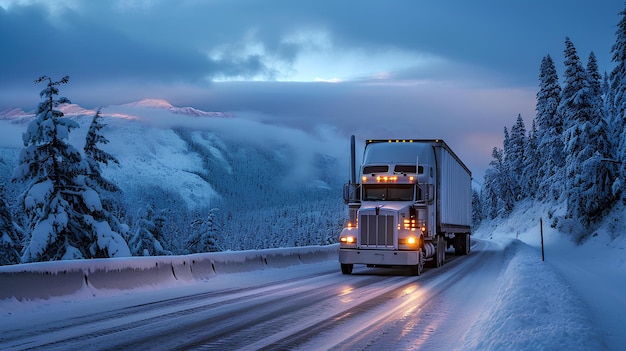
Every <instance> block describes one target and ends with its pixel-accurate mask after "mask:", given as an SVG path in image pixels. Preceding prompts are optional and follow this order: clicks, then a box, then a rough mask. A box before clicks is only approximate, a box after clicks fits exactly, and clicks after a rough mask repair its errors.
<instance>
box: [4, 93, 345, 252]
mask: <svg viewBox="0 0 626 351" xmlns="http://www.w3.org/2000/svg"><path fill="white" fill-rule="evenodd" d="M59 109H60V110H61V111H62V112H63V113H64V114H65V116H66V117H69V118H71V119H74V120H76V121H77V122H78V123H79V124H80V126H81V127H80V128H79V129H77V130H74V131H72V133H71V134H70V142H71V143H72V144H73V145H74V146H76V147H77V148H78V149H81V150H82V147H83V145H84V140H85V136H86V133H87V130H88V127H89V123H91V119H92V118H93V115H94V114H95V112H96V111H95V109H87V108H84V107H81V106H78V105H74V104H68V105H63V106H60V108H59ZM101 112H102V113H101V114H102V116H103V117H104V118H103V122H104V123H106V124H107V126H106V127H105V128H104V129H103V134H104V136H105V137H106V138H107V139H109V141H110V143H109V144H107V145H103V146H102V148H103V149H104V150H105V151H107V152H109V153H111V154H113V155H114V156H115V157H116V158H117V159H118V160H119V165H109V166H106V167H104V169H103V173H104V175H105V177H107V178H109V179H110V180H112V181H114V182H115V183H116V184H118V185H119V186H120V187H121V188H122V189H123V194H122V197H121V201H122V202H123V204H124V206H125V211H124V213H122V214H121V217H122V220H123V221H124V222H126V223H127V224H128V225H129V226H131V227H132V226H133V221H134V220H135V217H136V216H137V213H138V212H139V211H140V210H142V209H145V207H146V206H148V205H150V204H151V205H154V206H155V207H156V209H157V210H159V211H161V212H162V213H163V214H164V216H165V217H166V218H167V219H168V220H167V222H166V223H165V227H166V228H165V232H166V233H168V234H169V237H168V238H165V239H164V240H165V241H166V243H164V245H165V246H168V247H170V248H171V249H172V251H173V252H174V253H177V251H178V249H179V247H178V246H179V245H180V243H181V242H182V241H184V239H185V238H186V235H188V233H187V229H188V228H189V224H190V223H191V221H192V220H194V219H195V218H197V217H204V216H206V213H207V211H208V210H209V209H211V208H219V211H218V213H219V216H220V218H219V220H220V222H221V226H222V239H223V241H222V242H221V246H222V249H252V248H255V249H256V248H267V247H277V246H299V245H306V244H328V243H330V242H333V241H334V240H336V237H337V228H338V226H339V225H340V224H341V221H342V219H343V215H344V213H343V206H342V203H341V191H340V187H341V184H342V183H343V182H344V181H345V180H346V178H347V153H348V142H347V140H346V139H343V138H341V137H339V136H337V135H336V134H335V133H334V131H333V130H332V129H325V128H321V129H318V130H317V131H315V132H305V131H302V130H296V129H291V128H287V127H283V126H280V125H272V124H269V123H261V122H258V121H257V118H255V116H247V115H245V114H243V115H237V116H234V115H232V114H228V113H222V112H206V111H200V110H197V109H195V108H191V107H182V108H181V107H174V106H172V105H171V104H170V103H169V102H167V101H164V100H157V99H151V100H142V101H138V102H134V103H129V104H124V105H119V106H107V107H104V108H102V109H101ZM33 118H34V114H33V113H32V112H25V111H22V110H19V109H11V110H7V111H3V112H1V111H0V130H2V132H0V135H2V138H0V181H1V182H2V183H3V184H5V189H4V195H5V197H6V198H7V200H8V201H9V202H11V201H12V200H13V201H14V198H15V197H16V196H15V195H16V194H18V193H19V191H20V184H13V183H11V182H10V178H11V176H12V171H13V169H14V168H15V165H16V163H17V157H18V154H19V150H20V149H21V147H22V140H21V133H23V131H24V130H25V128H26V126H27V125H28V122H30V121H31V120H32V119H33ZM344 171H346V172H344ZM17 215H19V214H17ZM305 223H307V224H311V225H306V226H305V225H304V224H305ZM261 228H263V230H261ZM261 233H263V234H261ZM180 253H182V252H180Z"/></svg>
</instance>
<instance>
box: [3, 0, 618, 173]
mask: <svg viewBox="0 0 626 351" xmlns="http://www.w3.org/2000/svg"><path fill="white" fill-rule="evenodd" d="M59 2H62V0H59ZM41 3H45V2H43V1H42V2H41ZM55 3H56V2H55ZM73 3H75V4H77V5H76V6H72V7H71V8H70V7H68V8H65V9H63V10H59V11H56V12H54V11H53V12H50V11H49V10H48V7H47V6H48V5H50V2H48V3H45V4H46V5H45V6H44V5H37V4H35V5H13V6H10V7H9V8H8V10H7V9H3V8H2V7H0V47H1V48H2V56H1V57H2V59H1V61H0V62H1V63H2V69H0V110H2V109H3V108H8V107H23V108H27V109H28V108H34V107H35V106H36V104H37V101H38V92H39V90H41V87H39V86H35V85H34V84H33V80H34V79H36V78H37V77H38V76H40V75H44V74H45V75H49V76H51V77H53V79H54V78H60V77H62V76H65V75H69V76H70V78H71V79H70V83H69V84H68V85H67V86H66V87H64V88H63V90H62V93H64V94H65V95H66V96H67V97H69V98H70V99H71V100H72V101H73V102H75V103H78V104H81V105H83V106H85V107H87V108H94V107H97V106H101V105H105V106H106V105H115V104H122V103H126V102H130V101H135V100H139V99H143V98H163V99H167V100H169V101H170V102H172V103H173V104H174V105H177V106H194V107H198V108H202V109H205V110H210V111H230V112H235V113H245V114H246V115H249V112H250V111H253V112H254V113H255V114H254V115H255V116H257V117H256V118H260V119H262V120H264V121H265V122H266V123H276V124H285V125H288V126H293V127H298V128H303V129H306V130H313V129H314V128H315V127H316V126H317V125H319V124H326V125H333V126H337V128H338V130H339V131H340V132H341V133H344V134H346V135H348V134H352V133H356V134H359V135H363V137H389V136H392V135H401V136H402V137H426V138H430V137H440V138H445V139H447V140H452V142H451V144H452V145H455V144H456V143H458V144H457V145H460V147H457V148H455V150H458V149H459V148H460V149H461V151H459V152H458V153H464V152H467V153H468V155H467V157H468V158H476V157H478V156H476V155H478V154H481V155H482V156H480V157H479V158H480V160H478V161H476V162H472V164H480V162H482V163H483V164H482V166H479V167H486V166H487V163H488V161H489V155H490V150H491V148H492V147H493V146H497V145H498V144H499V143H501V138H502V129H503V127H504V126H510V125H512V124H513V122H514V121H515V118H516V117H517V114H519V113H521V114H522V116H523V117H524V118H525V119H526V121H527V127H528V126H530V120H531V119H532V118H533V117H534V103H535V102H534V94H535V92H536V89H537V86H538V79H537V77H538V73H539V65H540V62H541V58H542V57H543V56H544V55H546V54H550V55H551V56H552V57H553V59H554V60H555V63H556V64H557V69H558V70H559V72H563V70H562V52H563V48H564V39H565V37H566V36H569V37H570V38H571V39H572V41H573V42H574V44H575V45H576V48H577V50H578V52H579V54H580V56H581V58H582V59H583V60H585V59H586V58H587V55H588V54H589V52H590V51H592V50H593V51H594V52H595V53H596V55H597V57H598V63H599V65H600V69H601V70H607V71H610V69H611V62H610V50H611V46H612V44H613V43H614V41H615V30H616V29H617V27H616V24H617V22H618V21H619V19H620V18H619V15H618V13H619V12H620V11H621V10H622V9H623V6H624V4H623V3H621V2H619V1H595V2H593V1H577V2H572V1H568V0H551V1H544V0H527V1H514V2H511V1H501V0H477V1H464V0H439V1H415V0H395V1H391V2H390V1H386V2H384V1H335V0H317V1H289V0H263V1H258V0H213V1H173V0H163V1H148V2H144V1H139V2H136V1H132V0H128V1H78V2H73ZM302 32H304V33H307V32H309V33H322V34H323V35H327V36H328V37H327V38H323V39H325V40H328V42H327V43H326V42H324V43H315V42H307V41H306V40H304V41H298V40H291V41H286V40H285V38H287V37H290V36H292V37H297V36H298V34H299V33H302ZM316 45H318V46H319V47H318V46H316ZM324 45H329V46H330V47H328V48H324V47H323V46H324ZM326 49H327V50H329V51H331V52H332V54H334V55H337V56H338V57H339V56H341V55H348V54H354V53H357V54H356V55H354V58H353V60H354V61H351V62H350V63H349V64H348V66H354V67H361V68H363V70H362V71H363V73H362V74H363V76H358V77H351V78H352V79H353V80H352V81H347V82H343V83H340V84H323V83H295V82H278V81H271V80H274V79H280V78H284V77H285V74H286V73H289V72H290V70H293V69H295V66H293V65H296V64H297V63H298V60H299V59H300V58H301V57H302V55H310V54H311V53H316V52H317V51H318V50H319V51H322V50H326ZM381 53H387V54H389V55H390V56H393V54H397V53H400V54H406V55H407V56H408V57H409V58H411V59H412V58H414V57H415V58H416V62H415V64H414V65H411V64H409V65H404V66H402V67H398V66H394V65H393V63H389V66H388V67H384V65H383V67H382V68H380V69H379V67H378V66H377V64H378V62H374V57H380V54H381ZM377 55H378V56H377ZM348 56H349V55H348ZM350 57H351V58H352V56H350ZM420 57H425V58H427V59H426V60H424V62H422V61H420V60H419V58H420ZM385 58H387V56H385ZM340 63H343V64H345V62H333V61H332V60H330V61H329V62H325V63H324V64H325V65H330V66H332V65H335V64H336V65H337V66H338V67H342V68H343V67H344V66H341V65H340ZM385 63H386V62H385ZM369 66H371V67H374V66H376V69H374V68H371V69H369V70H368V67H369ZM324 68H325V67H318V69H319V70H320V71H322V70H323V69H324ZM348 68H350V67H348ZM375 70H381V71H384V73H385V76H384V77H383V79H377V80H374V79H372V77H371V75H372V73H377V71H376V72H373V71H375ZM229 77H236V78H243V79H251V78H262V79H264V80H270V81H265V82H243V81H240V82H227V83H225V82H213V80H214V78H229ZM320 77H323V78H331V77H329V76H323V75H320ZM477 148H483V149H484V150H483V149H481V150H480V151H476V150H477Z"/></svg>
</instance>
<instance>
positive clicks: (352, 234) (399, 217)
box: [339, 135, 472, 275]
mask: <svg viewBox="0 0 626 351" xmlns="http://www.w3.org/2000/svg"><path fill="white" fill-rule="evenodd" d="M355 144H356V143H355V137H354V135H353V136H352V137H351V147H350V151H351V152H350V181H349V182H348V183H347V184H346V185H345V186H344V191H343V198H344V202H345V203H346V204H347V205H348V219H347V221H346V224H345V226H344V228H343V229H342V231H341V234H340V237H339V263H340V264H341V272H342V273H343V274H352V270H353V267H354V265H355V264H364V265H367V266H368V267H390V266H406V267H408V268H409V272H410V273H411V274H412V275H421V274H422V271H423V269H424V267H425V266H427V267H433V268H435V267H439V266H441V265H442V264H443V263H444V262H445V260H446V251H447V250H448V249H449V248H451V247H454V252H455V254H456V255H467V254H469V252H470V235H471V201H472V200H471V198H472V190H471V181H472V173H471V172H470V170H469V169H468V168H467V166H465V164H464V163H463V162H462V161H461V159H459V157H458V156H457V155H456V154H455V153H454V152H453V151H452V150H451V149H450V147H449V146H448V145H447V144H446V143H445V142H444V141H443V140H441V139H432V140H425V139H386V140H366V141H365V150H364V153H363V162H362V164H361V167H360V169H359V171H358V175H359V178H358V179H357V170H356V157H355V156H356V147H355Z"/></svg>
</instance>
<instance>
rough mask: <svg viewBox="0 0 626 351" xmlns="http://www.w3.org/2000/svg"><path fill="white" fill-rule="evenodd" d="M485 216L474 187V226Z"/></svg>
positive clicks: (478, 194) (479, 197)
mask: <svg viewBox="0 0 626 351" xmlns="http://www.w3.org/2000/svg"><path fill="white" fill-rule="evenodd" d="M483 218H484V217H483V205H482V201H481V196H480V193H479V192H478V191H476V190H475V189H472V226H473V227H474V228H475V227H477V226H478V225H479V224H480V222H482V220H483ZM329 244H330V243H329Z"/></svg>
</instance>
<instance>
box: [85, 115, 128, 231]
mask: <svg viewBox="0 0 626 351" xmlns="http://www.w3.org/2000/svg"><path fill="white" fill-rule="evenodd" d="M105 126H106V124H104V123H102V115H101V114H100V109H98V111H96V114H95V115H94V116H93V119H92V121H91V124H90V126H89V130H88V131H87V137H86V138H85V146H84V148H83V152H84V155H85V162H87V167H88V176H87V178H86V182H87V185H89V186H90V187H91V188H93V189H94V190H96V191H97V192H98V194H100V199H101V201H102V211H101V215H102V218H100V220H105V221H106V222H107V223H109V226H110V227H111V229H112V230H113V231H115V232H117V233H120V234H122V236H124V233H125V232H126V231H127V230H128V229H127V226H126V225H123V224H122V223H120V220H119V219H118V218H117V217H116V216H115V215H114V214H113V213H114V212H117V211H119V210H120V208H121V207H122V206H121V204H119V203H117V201H116V199H117V197H116V196H114V193H120V192H121V189H120V187H119V186H117V184H115V183H113V182H112V181H110V180H108V179H106V178H104V176H103V175H102V170H101V168H100V164H104V165H109V163H115V164H119V161H118V160H117V159H116V158H115V156H113V155H111V154H109V153H108V152H106V151H104V150H102V149H101V148H100V147H99V146H98V145H99V144H104V145H106V144H108V143H109V140H108V139H107V138H106V137H104V136H103V135H102V133H101V129H102V128H104V127H105Z"/></svg>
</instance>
